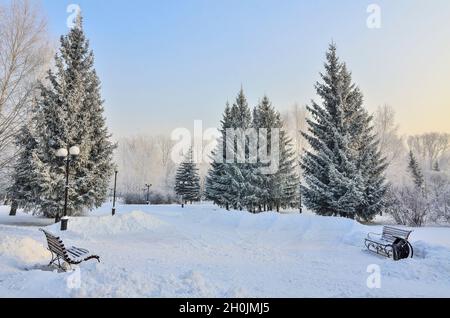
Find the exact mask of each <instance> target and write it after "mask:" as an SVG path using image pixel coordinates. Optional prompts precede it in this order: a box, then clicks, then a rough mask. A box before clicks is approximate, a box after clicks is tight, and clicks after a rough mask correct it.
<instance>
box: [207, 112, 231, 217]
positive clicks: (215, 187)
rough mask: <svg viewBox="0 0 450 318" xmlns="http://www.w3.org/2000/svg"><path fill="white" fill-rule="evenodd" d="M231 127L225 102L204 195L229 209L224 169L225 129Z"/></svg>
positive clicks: (229, 115) (229, 200)
mask: <svg viewBox="0 0 450 318" xmlns="http://www.w3.org/2000/svg"><path fill="white" fill-rule="evenodd" d="M228 128H231V107H230V105H229V104H228V103H227V105H226V107H225V111H224V114H223V118H222V120H221V129H220V138H219V140H218V141H217V147H216V149H215V150H214V152H213V153H212V155H211V160H212V161H211V168H210V169H209V171H208V175H207V177H206V182H205V197H206V199H207V200H210V201H212V202H214V204H216V205H218V206H220V207H223V208H226V209H227V210H229V209H230V203H231V198H230V197H228V196H227V193H226V190H227V188H228V184H227V183H226V182H225V181H226V180H225V178H224V177H225V169H226V152H225V149H226V145H225V141H226V130H227V129H228Z"/></svg>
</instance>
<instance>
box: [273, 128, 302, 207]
mask: <svg viewBox="0 0 450 318" xmlns="http://www.w3.org/2000/svg"><path fill="white" fill-rule="evenodd" d="M297 171H298V160H297V158H296V156H295V151H294V149H293V146H292V140H291V139H290V138H289V137H288V135H287V133H286V132H285V131H284V130H283V129H282V130H281V133H280V166H279V171H278V172H277V175H278V179H279V180H280V186H281V196H280V197H279V198H277V200H278V202H277V203H276V207H277V211H279V210H280V206H281V207H282V208H285V209H286V208H298V206H299V200H300V198H299V186H300V179H299V175H298V173H297Z"/></svg>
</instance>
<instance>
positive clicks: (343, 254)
mask: <svg viewBox="0 0 450 318" xmlns="http://www.w3.org/2000/svg"><path fill="white" fill-rule="evenodd" d="M7 213H8V208H7V207H0V297H386V296H387V297H450V228H422V229H416V230H415V231H414V233H413V234H412V237H411V240H412V243H413V245H414V247H415V252H416V257H415V258H414V259H409V260H403V261H400V262H393V261H392V260H388V259H383V258H381V257H378V256H374V255H372V254H370V253H368V252H366V251H365V250H364V244H363V239H364V237H365V236H366V234H367V232H379V231H381V226H371V227H369V226H364V225H361V224H358V223H356V222H354V221H351V220H346V219H341V218H328V217H319V216H314V215H298V214H276V213H264V214H259V215H252V214H249V213H245V212H227V211H223V210H221V209H218V208H216V207H213V206H211V205H196V206H189V207H187V208H185V209H181V207H179V206H120V207H119V208H118V215H116V216H115V217H111V216H109V213H110V208H109V206H107V205H105V206H104V207H102V208H101V209H99V210H98V211H95V213H94V214H93V215H92V216H90V217H82V218H74V219H71V220H70V222H69V231H67V232H64V233H60V232H59V230H58V226H55V225H52V221H51V220H45V219H39V218H35V217H32V216H28V215H24V214H20V215H19V216H17V217H9V216H7ZM45 226H49V227H48V228H47V229H48V230H50V231H52V232H55V234H57V235H61V237H62V238H63V239H64V241H65V242H66V245H69V246H71V245H75V246H78V247H84V248H88V249H89V250H90V251H91V252H93V253H95V254H98V255H100V256H101V260H102V262H101V263H100V264H99V263H97V262H96V261H90V262H88V263H83V264H82V265H80V266H79V267H78V268H77V269H76V270H75V271H74V272H70V273H58V272H57V271H51V270H49V269H48V268H46V266H45V265H46V264H47V263H48V262H49V259H50V255H49V252H47V251H46V242H45V238H44V236H43V234H42V233H41V232H40V231H38V229H39V228H40V227H45ZM372 264H376V265H378V266H379V268H380V270H381V288H379V289H378V288H375V289H370V288H368V286H367V279H368V277H369V275H371V274H370V273H368V272H367V270H368V267H369V266H370V265H372Z"/></svg>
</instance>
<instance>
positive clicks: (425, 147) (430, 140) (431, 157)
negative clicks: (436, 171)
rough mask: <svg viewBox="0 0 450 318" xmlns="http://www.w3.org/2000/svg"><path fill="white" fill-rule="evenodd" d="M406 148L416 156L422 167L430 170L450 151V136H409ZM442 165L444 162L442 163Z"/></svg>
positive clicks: (443, 134)
mask: <svg viewBox="0 0 450 318" xmlns="http://www.w3.org/2000/svg"><path fill="white" fill-rule="evenodd" d="M408 146H409V148H410V149H411V150H412V151H414V153H415V154H416V155H418V157H419V159H420V161H421V162H422V166H423V167H424V168H426V169H429V170H432V169H433V166H434V165H435V164H436V163H438V165H439V164H440V161H441V160H442V159H443V158H444V157H445V156H446V155H447V154H448V152H449V150H450V134H448V133H426V134H423V135H416V136H410V137H409V138H408ZM442 163H444V162H442Z"/></svg>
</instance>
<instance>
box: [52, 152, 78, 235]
mask: <svg viewBox="0 0 450 318" xmlns="http://www.w3.org/2000/svg"><path fill="white" fill-rule="evenodd" d="M79 155H80V148H79V147H78V146H72V147H70V148H68V149H67V148H61V149H58V150H57V151H56V157H58V158H65V159H66V188H65V192H64V214H63V218H62V219H61V231H65V230H67V223H68V221H69V220H68V218H67V200H68V197H69V168H70V158H71V157H76V156H79ZM59 217H60V215H59V214H58V215H57V216H56V222H57V223H58V222H59Z"/></svg>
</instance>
